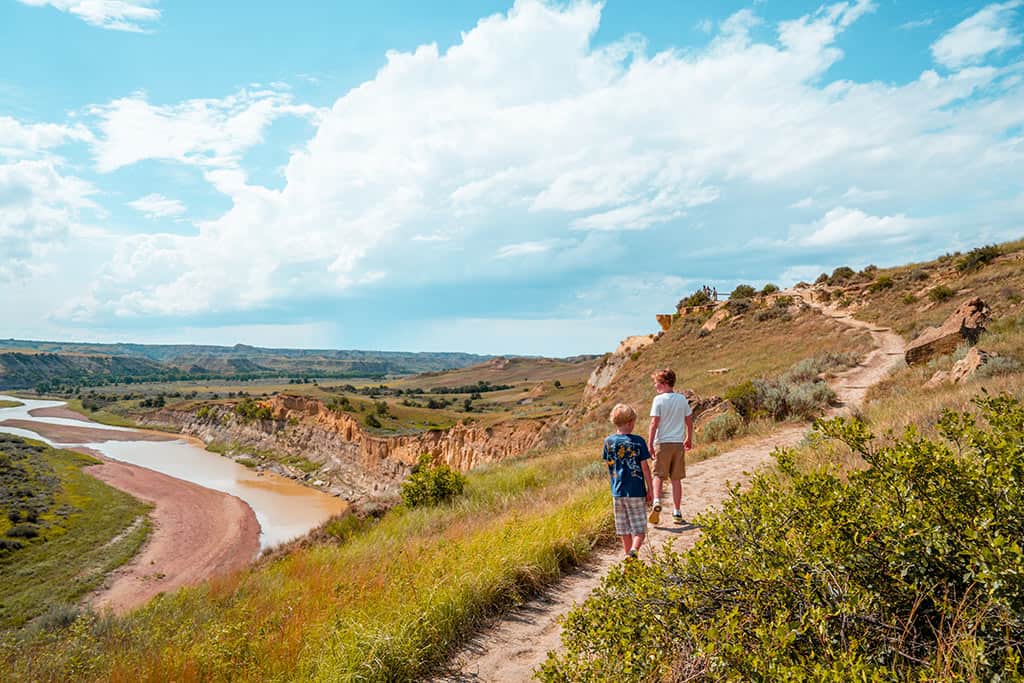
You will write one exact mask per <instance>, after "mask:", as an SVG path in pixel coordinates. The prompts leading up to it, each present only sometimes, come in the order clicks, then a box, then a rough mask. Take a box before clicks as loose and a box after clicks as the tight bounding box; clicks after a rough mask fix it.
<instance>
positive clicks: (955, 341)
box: [904, 297, 992, 365]
mask: <svg viewBox="0 0 1024 683" xmlns="http://www.w3.org/2000/svg"><path fill="white" fill-rule="evenodd" d="M991 315H992V309H990V308H989V307H988V304H986V303H985V302H984V301H982V300H981V299H979V298H978V297H974V298H973V299H969V300H967V301H965V302H963V303H962V304H960V306H959V307H957V309H956V310H955V311H953V313H952V315H950V316H949V317H948V318H946V321H945V322H944V323H942V325H940V326H939V327H929V328H928V329H927V330H925V331H924V332H923V333H921V336H920V337H918V338H917V339H915V340H914V341H912V342H910V344H908V345H907V350H906V352H905V353H904V358H905V360H906V361H907V365H915V364H918V363H924V362H926V361H928V360H930V359H932V358H935V357H936V356H943V355H945V354H947V353H953V351H955V350H956V347H958V346H959V345H960V344H963V343H964V342H967V343H968V344H974V343H975V342H977V341H978V337H979V336H980V335H981V333H982V332H983V331H984V329H985V324H986V323H987V322H988V320H989V317H990V316H991Z"/></svg>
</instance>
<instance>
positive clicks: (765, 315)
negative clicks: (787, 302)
mask: <svg viewBox="0 0 1024 683" xmlns="http://www.w3.org/2000/svg"><path fill="white" fill-rule="evenodd" d="M776 318H778V319H781V320H789V312H788V311H787V310H786V307H785V306H768V307H767V308H761V309H758V310H757V311H755V312H754V320H756V321H757V322H759V323H763V322H765V321H766V320H774V319H776Z"/></svg>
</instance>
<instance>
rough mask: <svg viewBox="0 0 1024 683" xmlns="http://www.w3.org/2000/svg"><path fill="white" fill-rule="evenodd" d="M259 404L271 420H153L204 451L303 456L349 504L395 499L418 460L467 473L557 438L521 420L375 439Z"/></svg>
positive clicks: (302, 408) (296, 408)
mask: <svg viewBox="0 0 1024 683" xmlns="http://www.w3.org/2000/svg"><path fill="white" fill-rule="evenodd" d="M261 405H264V406H266V407H268V408H269V409H270V411H271V415H272V419H269V420H246V419H243V418H241V417H240V416H238V415H236V414H235V413H234V412H233V411H232V410H230V408H229V407H227V406H223V407H211V408H210V409H207V410H206V411H200V412H199V413H196V412H191V411H181V410H173V409H164V410H161V411H159V412H157V413H155V414H153V415H152V417H151V421H152V422H154V423H159V424H170V425H173V426H175V427H178V428H179V429H180V430H181V432H182V433H183V434H186V435H189V436H194V437H197V438H199V439H202V440H203V441H204V442H206V443H208V444H209V443H213V442H222V443H229V444H237V445H239V446H243V447H248V448H253V449H259V450H266V451H273V452H275V453H282V454H289V455H297V456H301V457H303V458H305V459H306V460H309V461H310V462H313V463H316V464H318V465H320V466H321V467H320V469H319V470H317V472H316V473H315V474H314V475H312V476H313V477H315V478H316V479H320V480H321V481H323V482H325V484H326V488H328V489H329V490H331V491H333V492H335V493H337V494H339V495H343V496H344V497H346V498H348V499H350V500H356V499H361V498H380V497H392V496H394V495H395V494H396V493H397V490H398V485H399V483H400V482H401V481H402V480H403V479H404V478H405V476H406V474H408V472H409V469H410V468H411V467H412V465H414V464H415V463H416V462H417V461H418V460H419V457H420V455H422V454H424V453H425V454H429V455H430V456H431V458H433V460H434V461H435V462H437V463H441V462H443V463H445V464H447V465H449V466H450V467H452V468H454V469H457V470H461V471H466V470H469V469H471V468H473V467H476V466H477V465H480V464H483V463H488V462H496V461H499V460H503V459H505V458H509V457H515V456H518V455H522V454H524V453H526V452H528V451H530V450H532V449H535V448H539V447H542V446H544V445H547V444H548V443H550V442H551V441H552V439H553V438H554V433H555V432H554V430H552V429H550V428H549V425H548V423H547V421H544V420H520V421H509V422H502V423H499V424H496V425H492V426H489V427H482V426H474V425H463V424H459V425H455V426H454V427H451V428H450V429H445V430H436V431H429V432H422V433H418V434H409V435H404V436H376V435H373V434H370V433H368V432H367V431H366V430H365V429H363V427H362V426H361V425H360V424H359V423H358V422H357V421H356V420H355V419H354V418H353V417H351V416H350V415H348V414H347V413H342V412H336V411H334V410H331V409H330V408H328V407H327V406H326V405H325V404H324V403H323V402H322V401H319V400H317V399H313V398H308V397H304V396H291V395H278V396H273V397H271V398H268V399H266V400H264V401H261ZM552 427H553V425H552Z"/></svg>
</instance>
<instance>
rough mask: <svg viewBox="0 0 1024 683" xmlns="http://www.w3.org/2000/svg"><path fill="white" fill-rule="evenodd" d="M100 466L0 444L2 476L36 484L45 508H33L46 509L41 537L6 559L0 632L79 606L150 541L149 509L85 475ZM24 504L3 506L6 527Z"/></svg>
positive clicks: (33, 446) (1, 571)
mask: <svg viewBox="0 0 1024 683" xmlns="http://www.w3.org/2000/svg"><path fill="white" fill-rule="evenodd" d="M98 462H99V461H97V460H96V459H94V458H92V457H89V456H87V455H82V454H79V453H73V452H71V451H64V450H54V449H52V448H48V447H46V446H44V445H42V444H39V443H37V442H29V441H20V440H17V439H16V438H14V437H4V438H3V440H2V441H0V470H4V471H10V470H12V469H14V468H16V469H17V471H19V472H20V473H21V475H22V479H24V480H27V481H31V482H32V486H31V490H32V492H33V493H34V494H37V495H34V496H31V497H32V498H35V500H36V501H37V502H39V501H42V505H36V508H35V509H36V510H37V511H39V510H40V508H45V510H43V511H41V512H40V513H39V516H38V527H39V533H40V536H39V537H38V538H36V539H32V540H31V541H30V542H29V543H28V544H27V545H26V546H25V547H23V548H21V549H17V550H13V551H8V552H6V553H5V554H3V555H0V586H3V590H2V591H0V632H2V631H3V630H4V629H16V628H18V627H21V626H23V625H24V624H25V623H26V622H28V621H29V620H31V619H33V618H34V617H37V616H39V615H40V614H43V613H44V612H46V610H47V609H52V608H53V607H54V606H60V605H69V604H73V603H74V602H75V601H77V600H78V599H79V598H80V597H81V596H82V595H83V594H84V593H85V592H87V591H89V590H90V589H92V588H95V587H96V586H97V585H99V583H100V582H101V581H102V580H103V577H104V576H106V574H108V573H109V572H110V571H111V570H113V569H115V568H116V567H118V566H120V565H121V564H124V562H126V561H127V560H128V559H130V558H131V557H132V556H133V555H134V554H135V552H136V551H137V550H138V548H139V547H140V546H141V545H142V542H143V541H144V540H145V538H146V536H147V534H148V532H149V520H148V517H147V514H146V513H147V511H148V509H149V508H148V506H146V505H145V504H143V503H141V502H139V501H137V500H136V499H134V498H132V497H131V496H129V495H128V494H126V493H123V492H121V491H118V490H117V489H114V488H112V487H110V486H108V485H107V484H104V483H103V482H101V481H99V480H98V479H95V478H93V477H91V476H89V475H88V474H86V473H84V472H83V471H82V468H83V467H86V466H88V465H95V464H98ZM7 487H8V484H6V483H5V488H6V489H7V490H8V491H9V490H10V489H9V488H7ZM23 493H25V492H23ZM18 498H19V499H13V498H5V499H4V500H3V502H2V503H0V513H2V514H3V522H4V523H6V524H8V525H9V524H10V520H9V518H8V514H9V513H11V512H12V511H24V509H25V505H26V503H25V501H26V500H27V498H25V497H24V496H18ZM7 530H9V528H8V529H7Z"/></svg>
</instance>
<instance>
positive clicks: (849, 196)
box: [843, 185, 892, 202]
mask: <svg viewBox="0 0 1024 683" xmlns="http://www.w3.org/2000/svg"><path fill="white" fill-rule="evenodd" d="M891 196H892V193H891V192H889V191H888V190H862V189H860V188H859V187H857V186H856V185H854V186H853V187H851V188H850V189H849V190H847V191H846V192H844V193H843V199H845V200H847V201H850V202H877V201H881V200H883V199H888V198H889V197H891Z"/></svg>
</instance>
